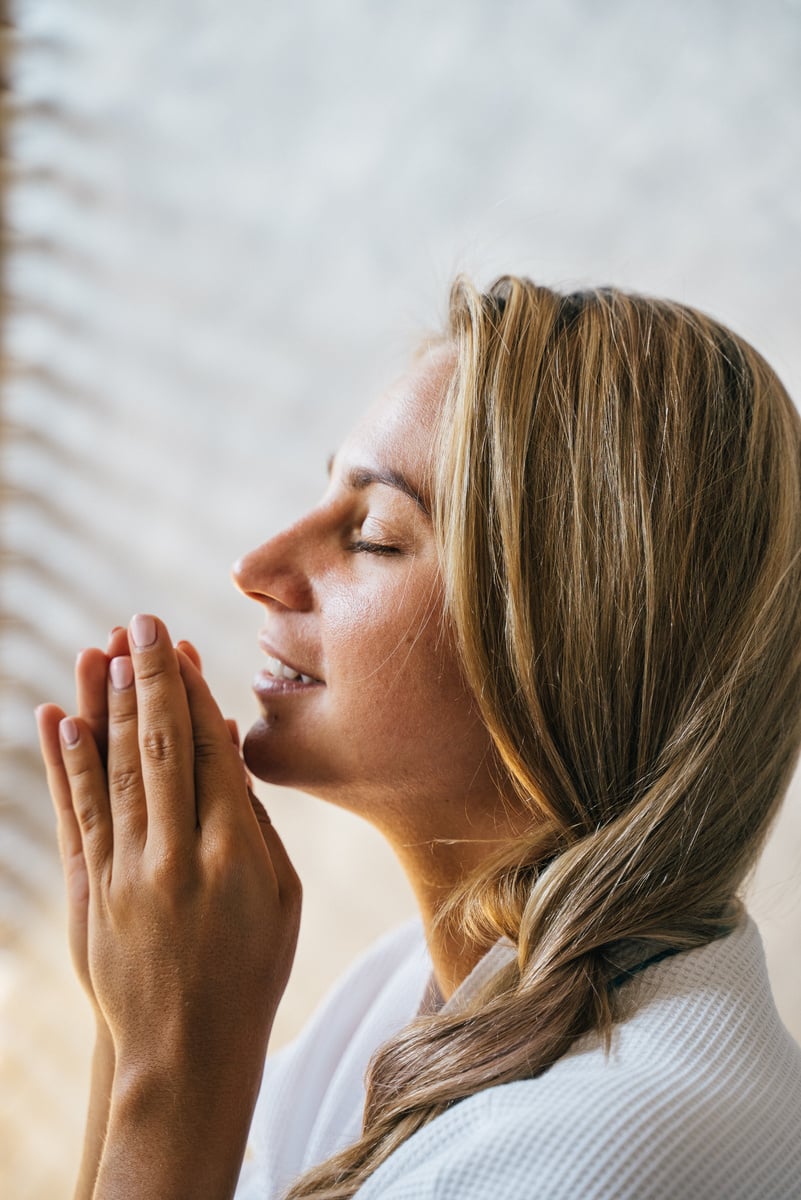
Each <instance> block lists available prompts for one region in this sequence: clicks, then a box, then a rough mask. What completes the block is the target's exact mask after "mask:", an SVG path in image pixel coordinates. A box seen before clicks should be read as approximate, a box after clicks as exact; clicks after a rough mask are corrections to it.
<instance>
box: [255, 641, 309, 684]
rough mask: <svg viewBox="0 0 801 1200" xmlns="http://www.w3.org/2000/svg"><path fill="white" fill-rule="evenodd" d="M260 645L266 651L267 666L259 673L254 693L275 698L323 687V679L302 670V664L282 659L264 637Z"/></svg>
mask: <svg viewBox="0 0 801 1200" xmlns="http://www.w3.org/2000/svg"><path fill="white" fill-rule="evenodd" d="M259 645H260V646H261V648H262V650H263V651H264V655H265V658H266V660H267V661H266V665H265V666H264V667H263V668H262V669H261V671H259V672H258V674H257V675H256V678H255V680H254V683H253V688H254V691H255V692H256V693H257V694H258V695H260V696H275V695H276V694H278V693H283V692H294V691H303V690H305V689H307V688H313V687H320V686H322V683H323V681H322V679H317V677H316V676H314V675H310V674H308V673H307V672H306V671H303V670H301V664H299V663H291V662H287V661H286V659H284V658H280V657H279V656H278V655H277V654H276V653H275V649H274V648H273V647H272V646H270V645H268V644H267V642H266V641H265V640H264V638H263V637H262V636H260V637H259Z"/></svg>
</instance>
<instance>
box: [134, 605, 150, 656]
mask: <svg viewBox="0 0 801 1200" xmlns="http://www.w3.org/2000/svg"><path fill="white" fill-rule="evenodd" d="M131 637H132V638H133V642H134V645H135V646H136V648H137V650H144V649H145V647H146V646H152V645H153V643H154V642H155V640H156V622H155V621H154V620H153V618H152V617H144V616H142V614H141V613H139V614H137V615H136V616H135V617H134V618H133V620H132V621H131Z"/></svg>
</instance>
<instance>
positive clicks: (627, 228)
mask: <svg viewBox="0 0 801 1200" xmlns="http://www.w3.org/2000/svg"><path fill="white" fill-rule="evenodd" d="M15 21H16V27H17V33H16V35H15V37H14V39H13V42H14V47H13V49H14V60H13V61H14V73H13V82H14V93H15V103H14V110H15V113H14V126H13V135H12V145H11V158H12V170H11V176H10V195H9V197H8V206H7V212H6V227H7V231H8V236H9V239H10V246H11V259H10V263H9V264H8V271H7V276H6V289H7V291H8V292H9V294H10V297H11V300H12V302H13V310H12V313H11V315H10V317H9V319H8V322H7V327H6V355H7V362H6V380H5V390H4V399H3V408H2V419H3V430H4V450H5V453H4V465H3V471H4V476H5V489H4V500H3V504H4V517H5V522H4V534H3V539H4V551H5V557H6V561H5V571H4V592H3V598H2V605H3V613H4V616H5V618H6V621H5V625H4V631H3V633H2V653H3V673H4V683H3V695H2V731H3V737H4V741H5V751H4V764H5V766H6V772H5V782H4V789H5V794H4V810H3V813H2V825H0V869H2V873H3V874H2V892H1V893H0V903H1V906H2V911H1V915H2V920H3V923H4V926H3V927H4V930H5V933H6V942H5V947H4V948H3V950H2V959H1V960H0V1004H2V1006H3V1009H2V1017H3V1022H4V1033H5V1035H6V1037H5V1041H6V1047H5V1050H6V1053H5V1062H4V1066H3V1070H4V1074H5V1077H4V1078H3V1080H2V1085H1V1086H0V1105H2V1106H3V1109H4V1110H5V1111H2V1112H0V1137H3V1138H4V1139H5V1140H4V1143H3V1144H2V1145H0V1163H2V1164H3V1165H4V1166H3V1169H4V1170H5V1171H6V1172H7V1173H8V1174H7V1179H8V1184H9V1185H10V1186H6V1187H5V1188H4V1192H5V1194H9V1195H14V1196H15V1197H19V1198H23V1197H35V1198H37V1200H39V1198H42V1200H43V1198H44V1197H51V1196H53V1195H57V1194H63V1193H64V1192H65V1190H66V1184H65V1182H64V1180H65V1177H66V1178H68V1177H69V1176H71V1174H72V1171H73V1167H74V1163H75V1159H76V1156H77V1147H78V1133H79V1129H80V1125H81V1117H82V1106H83V1103H84V1094H85V1086H86V1066H85V1055H86V1043H87V1039H88V1027H87V1018H86V1014H85V1011H84V1008H83V1005H82V1001H81V998H80V996H79V995H78V993H77V989H76V987H75V985H74V984H73V983H72V980H71V976H70V973H69V968H68V964H67V962H66V955H65V951H64V949H63V946H62V928H61V926H62V921H63V910H62V899H61V883H60V876H59V871H58V868H57V865H56V860H55V847H54V839H53V833H52V824H51V817H50V810H49V802H48V799H47V796H46V793H45V790H44V785H43V782H42V779H41V777H40V774H39V771H38V767H37V764H36V759H35V755H34V753H33V745H34V728H33V722H32V717H31V709H32V707H33V705H34V704H35V703H37V702H39V701H40V700H42V699H45V698H52V699H56V700H58V701H60V702H61V703H63V704H65V705H68V704H69V703H70V700H69V697H70V678H71V669H72V659H73V655H74V652H75V650H76V649H77V647H78V646H81V645H85V644H92V643H97V642H101V643H102V642H104V640H105V635H106V631H107V629H108V628H109V627H110V626H111V625H112V624H115V623H119V622H123V621H126V620H127V619H128V617H129V616H130V614H131V613H132V612H134V611H136V610H137V609H153V610H155V611H157V612H159V613H161V614H163V615H164V616H165V618H166V619H167V620H168V622H169V623H170V625H171V628H172V629H173V631H174V632H175V633H176V634H181V635H184V636H189V637H192V638H193V639H194V640H195V641H196V642H197V644H198V645H199V647H200V648H201V650H202V651H203V652H204V657H205V660H206V667H207V673H208V675H209V676H210V678H211V680H212V682H213V684H214V686H215V688H216V690H217V692H218V694H219V695H220V696H221V697H222V700H223V704H224V707H225V709H226V711H227V712H229V713H231V714H232V715H235V716H237V717H238V719H239V720H240V722H241V723H242V724H243V725H246V724H247V723H248V722H249V720H250V719H251V718H252V715H253V711H254V710H253V705H252V701H251V698H250V692H249V680H250V676H251V674H252V672H253V670H254V669H255V668H256V666H257V665H258V657H259V656H258V652H257V650H256V647H255V631H256V628H257V625H258V613H257V610H256V609H255V607H253V606H252V605H250V604H249V603H248V602H247V601H245V600H244V599H242V598H241V597H238V596H237V595H236V594H235V593H234V592H233V591H232V590H231V588H230V585H229V583H228V579H227V573H228V566H229V564H230V563H231V561H232V560H233V559H234V558H235V557H236V556H237V555H238V554H239V553H240V552H241V551H242V550H243V549H246V548H247V547H249V546H250V545H252V544H255V543H256V542H257V541H259V540H262V539H263V538H264V536H265V535H266V534H267V533H268V532H270V531H271V530H272V529H275V528H277V527H278V526H279V524H280V523H281V522H283V521H285V520H286V519H288V518H289V517H290V516H291V515H293V514H294V513H296V512H297V511H299V509H300V508H301V507H302V506H303V505H305V504H307V503H308V502H309V501H311V500H312V499H313V498H314V497H315V496H316V495H317V493H318V492H319V491H320V490H321V488H322V484H323V475H324V462H325V458H326V456H327V454H328V453H329V452H330V450H332V449H333V448H335V446H336V444H337V441H338V439H339V438H340V436H341V434H342V431H343V430H344V429H345V428H346V427H347V425H348V424H349V422H350V421H351V419H352V418H353V416H354V414H355V413H356V412H358V411H359V409H360V408H361V407H362V406H363V405H364V403H365V402H366V401H368V400H369V399H370V398H371V397H372V396H373V394H374V393H375V391H376V390H377V389H378V388H379V387H380V386H381V385H382V384H383V383H384V382H387V381H388V380H389V379H390V378H391V377H392V376H393V375H394V374H395V373H397V371H398V369H399V368H400V366H401V365H402V362H403V358H404V354H405V353H406V352H407V350H408V347H409V346H410V345H411V344H412V343H413V341H414V338H415V335H416V334H417V332H418V331H419V330H420V329H421V328H422V327H423V326H425V325H426V324H428V323H431V322H433V321H436V320H437V318H438V316H439V315H440V313H441V312H442V308H443V302H444V296H445V292H446V289H447V284H448V282H449V280H450V277H451V276H452V274H453V273H454V271H455V270H457V269H468V270H471V271H475V272H477V274H478V275H479V277H480V278H486V277H487V276H488V274H491V273H495V272H496V271H499V270H501V269H504V268H509V269H512V270H517V271H526V272H528V273H530V274H532V275H534V276H536V277H538V278H540V279H542V280H543V281H545V282H551V283H557V284H559V283H570V284H574V283H575V284H580V283H584V282H607V281H608V282H615V283H620V284H624V285H628V286H633V287H638V288H641V289H644V290H649V291H654V292H657V293H665V294H669V295H672V296H674V297H676V298H677V299H683V300H688V301H690V302H692V303H695V304H697V305H699V306H701V307H705V308H708V309H709V310H711V311H713V312H714V313H715V314H716V315H718V316H720V317H722V318H723V319H725V320H727V321H728V322H729V323H730V324H732V325H733V326H734V327H735V328H737V329H738V330H740V331H741V332H743V333H745V334H746V335H747V336H749V337H750V338H751V340H752V341H754V342H755V344H756V345H757V346H758V347H759V348H760V349H761V350H762V351H763V352H764V353H765V354H766V355H767V357H768V358H769V360H770V361H772V362H773V363H774V364H775V365H776V366H777V367H778V369H779V371H780V373H781V374H782V375H783V376H784V378H785V380H786V382H787V383H788V385H789V386H790V388H791V391H792V392H793V394H794V395H795V396H796V397H797V398H798V397H799V396H801V350H800V349H799V340H798V336H797V326H798V293H799V280H800V279H801V272H800V271H799V268H800V267H801V212H800V211H799V203H800V201H799V197H801V157H799V155H798V153H797V145H798V121H799V105H801V7H800V6H799V4H798V2H797V0H763V3H762V4H760V5H759V6H756V5H754V4H752V3H748V2H747V0H703V2H700V3H699V2H698V0H671V3H670V4H660V5H657V4H648V3H642V2H635V0H617V2H614V0H612V2H609V3H605V4H597V3H593V2H591V0H562V2H561V3H559V4H547V3H544V2H538V0H535V2H531V0H528V2H525V3H521V2H518V3H515V2H509V3H506V4H497V3H494V2H493V0H458V2H456V0H452V2H444V3H440V4H438V5H431V4H428V3H423V2H422V0H406V3H404V4H403V5H388V4H379V3H376V2H374V3H369V2H368V0H339V2H336V0H294V2H292V3H290V2H289V0H285V2H284V3H272V4H264V3H262V2H257V0H228V2H227V3H223V2H222V0H218V2H216V3H212V2H211V0H158V2H156V0H140V2H139V3H138V4H136V5H131V4H122V3H120V2H119V0H36V2H34V0H18V3H17V4H16V6H15ZM269 803H270V806H271V811H272V812H273V816H274V819H275V821H276V824H277V825H278V826H279V828H280V829H281V830H282V832H284V833H285V836H286V840H287V842H288V844H289V847H290V850H291V852H292V853H293V855H294V857H295V858H296V861H297V862H298V864H299V866H300V868H301V872H302V874H303V875H304V878H305V881H306V917H305V924H304V930H303V935H302V942H301V947H300V951H299V958H298V966H297V970H296V972H295V976H294V979H293V982H292V985H291V989H290V992H289V993H288V995H287V998H286V1001H285V1004H284V1006H283V1010H282V1013H281V1018H280V1021H281V1024H280V1030H279V1036H280V1037H281V1038H286V1037H287V1036H288V1035H289V1034H290V1033H291V1031H292V1030H293V1029H294V1028H296V1027H297V1025H298V1023H299V1022H300V1021H301V1019H302V1018H303V1016H304V1015H305V1014H306V1013H307V1011H308V1009H309V1007H310V1005H311V1004H312V1003H313V1002H314V1000H315V999H316V997H317V996H318V995H319V994H320V992H321V990H322V989H323V987H324V986H325V984H326V983H327V981H328V980H329V979H330V977H331V975H332V974H333V973H334V972H335V971H337V970H338V969H339V967H340V966H341V965H342V964H343V963H344V962H345V961H347V959H349V958H350V957H352V955H353V954H354V952H355V951H356V950H357V949H358V948H359V947H360V946H361V945H363V944H364V943H365V942H366V941H368V940H369V939H370V938H371V937H372V936H374V934H375V933H376V932H378V931H379V930H380V929H381V928H383V927H385V926H386V925H388V924H389V923H391V922H392V921H394V920H395V919H396V918H397V917H398V916H399V915H403V914H405V913H407V912H409V911H411V901H410V898H409V895H408V892H407V890H406V886H405V884H404V882H403V880H402V879H401V877H400V875H399V872H398V870H397V868H395V866H394V863H393V862H392V860H391V858H390V856H389V854H388V851H386V850H385V849H384V847H383V846H382V844H381V843H380V842H379V841H378V840H377V839H376V838H375V837H374V835H373V834H372V832H371V831H370V830H369V829H367V828H366V827H364V826H362V825H361V824H359V823H358V822H356V821H354V820H353V819H351V818H348V817H346V816H344V815H342V814H339V813H333V812H331V811H329V810H327V809H324V808H323V807H322V806H321V805H319V804H318V803H315V802H314V801H311V800H309V799H308V798H305V797H300V796H295V795H292V794H288V793H278V792H274V793H273V794H271V795H270V796H269ZM800 851H801V795H799V789H798V787H797V786H796V788H795V791H794V792H793V794H792V797H791V800H790V801H789V802H788V805H787V807H786V811H785V814H784V817H783V819H782V824H781V827H780V830H779V831H778V832H777V835H776V836H775V837H774V839H773V842H772V843H771V846H770V848H769V851H768V853H767V856H766V859H765V862H764V863H763V867H762V870H761V873H760V875H759V877H758V881H757V884H756V886H755V889H754V907H755V909H756V911H757V913H758V915H759V916H760V918H761V922H762V925H763V928H764V930H765V933H766V937H767V942H768V951H769V957H770V964H771V971H772V974H773V978H774V981H775V985H776V988H777V992H778V995H779V1000H780V1005H781V1008H782V1011H783V1014H784V1017H785V1020H786V1021H787V1022H788V1024H789V1025H790V1026H791V1027H792V1028H793V1030H794V1032H795V1033H796V1036H801V956H799V954H798V950H797V946H798V945H799V933H800V932H801V872H800V871H799V867H798V865H797V864H798V862H799V861H800V859H801V855H800V854H799V852H800ZM354 881H356V886H354ZM5 1182H6V1180H5V1179H4V1183H5Z"/></svg>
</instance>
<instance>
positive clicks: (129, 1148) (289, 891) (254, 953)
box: [48, 617, 300, 1196]
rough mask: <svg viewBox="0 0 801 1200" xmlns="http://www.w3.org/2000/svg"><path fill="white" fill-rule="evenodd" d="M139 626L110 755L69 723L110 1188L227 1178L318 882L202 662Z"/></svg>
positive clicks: (122, 667) (115, 692) (65, 736)
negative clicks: (246, 759) (264, 795)
mask: <svg viewBox="0 0 801 1200" xmlns="http://www.w3.org/2000/svg"><path fill="white" fill-rule="evenodd" d="M129 642H130V650H131V653H130V654H117V655H115V656H114V657H113V658H112V659H111V661H110V665H109V675H110V683H109V687H108V690H107V739H108V744H107V760H106V763H104V761H103V756H102V742H101V744H100V745H98V740H97V739H96V737H95V731H94V730H93V727H92V724H91V722H90V720H88V719H87V717H86V716H83V717H81V716H78V717H76V718H67V719H64V720H62V721H61V724H60V731H61V748H62V749H61V755H62V762H63V770H64V773H65V779H66V783H67V785H68V787H69V805H68V806H67V805H66V804H65V806H64V811H65V812H66V811H67V808H69V812H71V814H72V817H70V816H69V814H67V818H66V826H67V829H68V831H70V830H71V832H68V839H69V838H70V837H71V838H72V841H71V842H70V843H69V844H67V845H66V846H65V850H66V855H65V858H66V860H67V861H68V862H69V861H70V860H71V858H73V857H75V855H74V854H73V851H74V850H75V849H76V848H78V846H79V843H80V848H79V853H82V855H83V866H82V867H81V868H80V870H82V871H83V872H84V874H83V882H81V876H80V871H78V870H76V871H74V872H73V873H72V875H71V878H72V880H73V885H74V891H75V896H76V901H75V905H74V910H73V911H74V912H75V913H78V912H79V911H80V893H81V891H82V890H83V893H84V894H85V893H86V887H87V885H88V907H86V908H85V909H84V911H85V913H86V920H85V923H84V928H85V929H86V931H87V932H86V941H85V945H86V962H87V965H88V976H89V982H90V986H91V989H92V994H93V996H94V999H95V1003H96V1005H97V1008H98V1010H99V1012H100V1013H101V1014H102V1018H103V1020H104V1021H105V1022H106V1023H107V1026H108V1029H109V1031H110V1034H111V1037H112V1038H113V1042H114V1048H115V1053H116V1071H115V1078H114V1090H113V1095H112V1107H111V1116H110V1120H109V1128H108V1134H107V1140H106V1150H105V1152H104V1156H103V1160H102V1162H101V1168H100V1173H99V1176H98V1183H97V1191H96V1195H97V1196H103V1195H112V1194H117V1190H118V1189H119V1188H123V1190H124V1191H125V1194H127V1195H131V1196H134V1195H141V1196H146V1195H151V1194H152V1195H163V1196H168V1195H171V1194H173V1192H175V1194H188V1193H190V1192H191V1190H192V1189H191V1187H189V1188H188V1189H187V1186H186V1185H187V1180H188V1178H189V1177H190V1176H191V1175H192V1173H193V1172H196V1173H197V1172H202V1175H198V1178H201V1177H202V1179H203V1181H204V1182H203V1187H204V1189H205V1191H204V1194H207V1195H209V1196H212V1195H216V1194H218V1192H219V1194H220V1195H223V1194H227V1193H228V1190H230V1186H231V1181H232V1180H234V1181H235V1179H236V1175H237V1173H238V1170H239V1164H240V1161H241V1154H242V1151H243V1148H244V1141H245V1137H246V1134H247V1128H248V1124H249V1120H250V1115H251V1113H252V1107H253V1104H254V1103H255V1097H256V1092H257V1089H258V1084H259V1080H260V1077H261V1071H262V1066H263V1060H264V1054H265V1052H266V1047H267V1039H268V1037H269V1032H270V1028H271V1026H272V1021H273V1018H274V1015H275V1010H276V1007H277V1005H278V1001H279V1000H280V997H281V995H282V994H283V991H284V988H285V986H286V982H287V979H288V976H289V971H290V967H291V963H292V958H293V955H294V949H295V942H296V938H297V931H298V923H299V913H300V885H299V882H298V879H297V876H296V874H295V872H294V870H293V868H292V866H291V864H290V862H289V860H288V858H287V856H286V852H285V851H284V848H283V845H282V844H281V842H280V839H279V838H278V836H277V834H276V833H275V831H274V829H273V828H272V826H271V825H270V823H269V820H268V819H267V817H266V814H264V812H263V810H261V811H259V810H258V809H257V808H256V807H255V806H254V804H253V802H252V799H251V794H250V792H249V788H248V786H247V782H246V779H245V775H244V771H243V767H242V762H241V759H240V757H239V754H238V752H237V749H236V746H235V745H234V744H233V742H232V739H231V732H230V730H229V727H228V725H227V724H226V722H225V720H224V719H223V717H222V715H221V714H220V712H219V709H218V708H217V706H216V704H215V703H214V700H213V699H212V697H211V695H210V693H209V691H208V688H207V686H206V684H205V682H204V680H203V678H202V676H201V675H200V672H199V671H198V669H197V667H196V666H195V665H194V664H193V662H192V661H191V660H190V659H189V657H187V656H186V655H184V654H181V653H180V652H179V653H176V651H175V650H174V649H173V647H172V645H171V644H170V640H169V637H168V635H167V631H166V629H165V628H164V626H163V624H162V623H161V622H159V621H157V620H155V619H154V618H151V617H139V618H135V619H134V621H133V622H132V624H131V630H130V637H129ZM48 719H52V718H48ZM49 770H50V765H49ZM51 787H52V784H51ZM256 804H257V802H256ZM71 822H72V824H71ZM62 844H64V842H63V841H62ZM76 881H77V883H76ZM73 885H71V886H73ZM79 941H80V939H79V937H78V935H77V934H76V936H75V937H74V941H73V953H74V954H75V953H77V954H78V955H79V954H80V945H79ZM142 1171H144V1174H142ZM134 1177H136V1179H137V1181H138V1182H137V1187H136V1189H135V1190H132V1188H131V1182H132V1179H133V1178H134ZM215 1180H216V1181H217V1182H216V1184H215ZM151 1184H152V1190H148V1189H149V1188H150V1185H151Z"/></svg>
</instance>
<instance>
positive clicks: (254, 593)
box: [231, 521, 314, 612]
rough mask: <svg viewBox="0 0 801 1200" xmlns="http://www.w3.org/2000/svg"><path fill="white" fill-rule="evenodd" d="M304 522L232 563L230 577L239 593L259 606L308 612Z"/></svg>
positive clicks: (309, 590)
mask: <svg viewBox="0 0 801 1200" xmlns="http://www.w3.org/2000/svg"><path fill="white" fill-rule="evenodd" d="M304 526H305V522H303V521H299V522H297V523H296V524H295V525H292V526H290V527H289V528H288V529H285V530H283V531H282V532H281V533H278V534H276V535H275V537H272V538H270V539H269V540H268V541H266V542H263V543H262V545H261V546H257V547H256V548H255V550H249V551H248V552H247V554H244V555H243V556H242V557H241V558H240V559H237V561H236V562H235V563H234V565H233V567H232V568H231V578H232V579H233V581H234V584H235V586H236V587H238V588H239V590H240V592H244V593H245V595H246V596H250V598H251V600H256V601H257V602H258V603H260V604H265V603H266V604H269V605H272V606H273V607H279V608H289V609H294V610H296V611H299V612H308V611H310V610H311V609H312V608H313V607H314V593H313V589H312V583H311V578H310V575H309V572H308V569H307V566H306V567H304V566H303V564H302V561H301V560H305V561H306V562H308V556H307V555H306V554H304V553H303V547H304V544H306V545H307V537H306V531H305V528H304Z"/></svg>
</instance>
